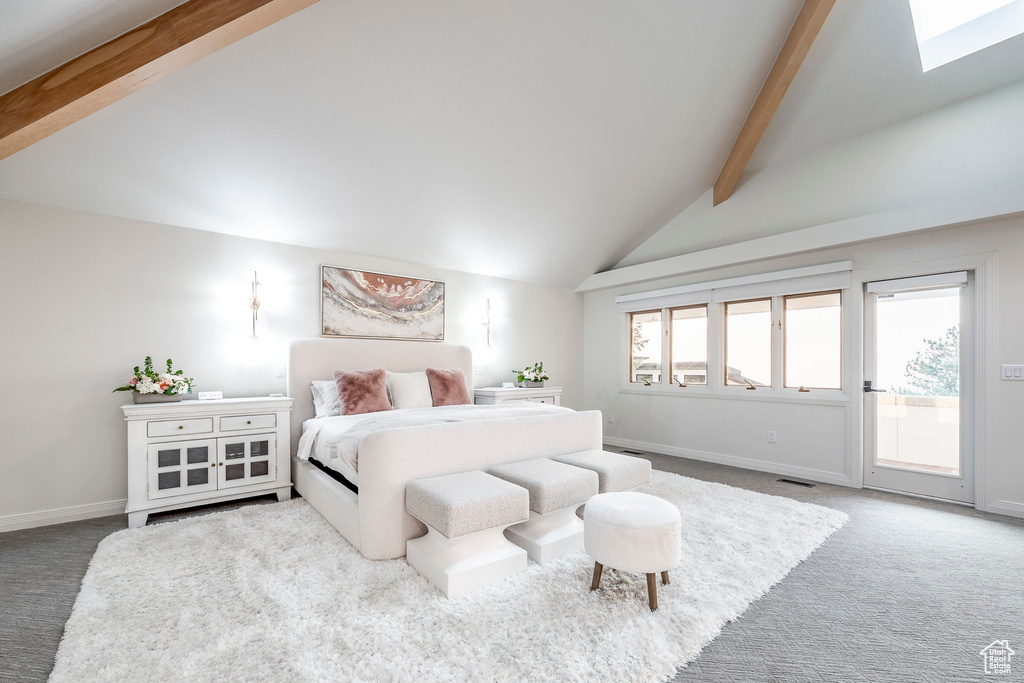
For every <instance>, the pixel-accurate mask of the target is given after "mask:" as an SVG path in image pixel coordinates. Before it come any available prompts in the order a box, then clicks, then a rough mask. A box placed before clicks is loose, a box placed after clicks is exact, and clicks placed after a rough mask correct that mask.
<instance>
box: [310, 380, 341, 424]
mask: <svg viewBox="0 0 1024 683" xmlns="http://www.w3.org/2000/svg"><path fill="white" fill-rule="evenodd" d="M313 390H314V391H316V392H318V393H319V394H320V403H321V404H322V407H323V411H324V412H323V415H321V414H320V413H319V412H318V413H317V414H316V416H317V417H333V416H335V415H341V396H339V395H338V383H337V382H335V381H334V380H333V379H315V380H313ZM313 405H314V406H316V401H313Z"/></svg>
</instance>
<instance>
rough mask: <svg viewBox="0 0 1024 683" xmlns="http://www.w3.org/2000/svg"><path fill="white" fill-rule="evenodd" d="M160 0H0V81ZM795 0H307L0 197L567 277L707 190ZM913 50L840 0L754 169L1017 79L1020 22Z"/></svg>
mask: <svg viewBox="0 0 1024 683" xmlns="http://www.w3.org/2000/svg"><path fill="white" fill-rule="evenodd" d="M175 4H177V3H176V2H174V1H173V0H163V1H160V0H144V1H142V0H36V1H35V2H28V0H20V1H16V2H15V3H13V8H12V7H11V6H10V5H7V4H5V5H4V6H2V7H0V13H2V15H3V16H2V19H3V20H2V21H0V92H3V91H7V90H10V89H12V88H13V87H16V86H17V85H19V84H20V83H22V82H25V81H27V80H29V79H31V78H33V77H34V76H37V75H39V74H40V73H42V72H45V71H46V70H48V69H50V68H53V67H55V66H57V65H59V64H61V63H63V62H65V61H67V59H69V58H71V57H73V56H75V54H78V53H80V52H82V51H84V50H86V49H88V48H90V47H93V46H95V45H98V44H99V43H102V42H103V41H105V40H109V39H110V38H113V37H115V36H116V35H119V34H120V33H123V32H124V31H125V30H127V29H129V28H131V27H132V26H135V25H138V24H140V23H142V22H144V21H146V20H148V19H150V18H152V17H153V16H156V15H158V14H160V13H162V12H164V11H166V10H167V9H169V8H170V7H171V6H173V5H175ZM801 4H802V3H801V2H800V0H765V1H759V2H749V0H690V1H688V2H678V0H649V1H648V2H644V3H623V2H615V1H610V0H609V1H607V2H605V1H601V2H592V1H583V0H566V1H564V2H558V3H550V2H542V1H540V0H535V1H533V2H517V3H499V2H478V1H471V0H448V1H445V2H440V3H422V2H416V1H415V0H395V1H389V2H373V1H370V0H321V2H319V3H318V4H316V5H313V6H312V7H310V8H308V9H305V10H302V11H300V12H298V13H297V14H294V15H292V16H291V17H288V18H286V19H284V20H282V21H280V22H279V23H277V24H274V25H272V26H270V27H269V28H266V29H264V30H262V31H260V32H259V33H256V34H254V35H252V36H250V37H248V38H245V39H243V40H241V41H240V42H238V43H235V44H233V45H231V46H229V47H227V48H225V49H223V50H221V51H220V52H217V53H215V54H213V55H211V56H210V57H207V58H205V59H203V60H201V61H199V62H197V63H195V64H192V65H190V66H188V67H186V68H184V69H182V70H181V71H179V72H177V73H174V74H172V75H170V76H167V77H166V78H164V79H163V80H161V81H159V82H157V83H154V84H153V85H151V86H149V87H147V88H145V89H143V90H141V91H139V92H136V93H134V94H132V95H130V96H128V97H127V98H125V99H123V100H121V101H119V102H117V103H115V104H113V105H111V106H110V107H108V108H106V109H103V110H101V111H99V112H97V113H95V114H93V115H91V116H89V117H87V118H86V119H84V120H82V121H79V122H78V123H75V124H73V125H71V126H70V127H68V128H66V129H64V130H62V131H60V132H58V133H56V134H54V135H52V136H51V137H49V138H46V139H44V140H42V141H41V142H38V143H36V144H35V145H33V146H31V147H28V148H27V149H24V150H22V151H20V152H17V153H16V154H14V155H13V156H11V157H9V158H7V159H5V160H2V161H0V197H3V198H7V199H15V200H22V201H28V202H36V203H41V204H49V205H55V206H63V207H68V208H74V209H82V210H87V211H93V212H98V213H102V214H108V215H114V216H124V217H129V218H136V219H140V220H145V221H153V222H159V223H166V224H171V225H180V226H185V227H190V228H197V229H202V230H211V231H216V232H224V233H230V234H237V235H246V236H251V237H256V238H261V239H268V240H274V241H279V242H286V243H292V244H300V245H307V246H314V247H320V248H328V249H339V250H345V251H349V252H354V253H365V254H372V255H377V256H386V257H390V258H394V259H397V260H403V261H409V262H412V263H422V264H427V265H431V266H437V267H444V268H452V269H458V270H465V271H469V272H478V273H487V274H492V275H499V276H504V277H511V278H516V279H521V280H528V281H537V282H547V283H556V284H563V285H569V286H575V285H576V284H578V283H579V282H580V281H582V280H583V279H584V278H585V277H586V276H587V275H589V274H591V273H593V272H595V271H597V270H601V269H603V268H607V267H610V266H611V265H613V264H615V263H616V262H618V261H619V260H620V259H622V258H623V257H624V256H626V255H627V254H628V253H629V252H631V251H632V250H633V249H634V248H635V247H637V246H638V245H639V244H640V243H641V242H643V241H644V240H645V239H646V238H647V237H649V236H650V235H652V234H653V233H654V232H655V231H657V230H658V228H660V227H661V226H663V225H664V224H665V223H666V222H668V221H669V220H670V219H671V218H673V217H674V216H676V215H677V214H679V213H680V212H681V211H682V210H683V209H685V208H686V207H687V206H688V205H690V204H691V203H692V202H694V201H695V200H696V199H697V198H698V197H700V196H701V195H702V194H704V192H705V191H706V190H707V189H708V188H709V187H711V185H712V184H713V183H714V181H715V178H716V176H717V175H718V172H719V171H720V170H721V167H722V163H723V162H724V160H725V157H726V156H727V155H728V152H729V149H730V147H731V146H732V143H733V141H734V139H735V136H736V134H737V132H738V130H739V128H740V126H741V125H742V123H743V120H744V119H745V117H746V115H747V112H748V110H749V108H750V106H751V104H752V102H753V99H754V97H756V95H757V92H758V90H759V88H760V87H761V84H762V82H763V80H764V78H765V76H766V74H767V73H768V70H769V69H770V68H771V65H772V63H773V61H774V59H775V56H776V55H777V54H778V51H779V49H780V47H781V45H782V43H783V41H784V40H785V38H786V35H787V33H788V31H789V29H790V27H791V26H792V24H793V20H794V18H795V17H796V14H797V12H798V11H799V9H800V6H801ZM916 60H917V55H916V46H915V43H914V38H913V32H912V30H911V29H910V13H909V9H908V8H907V6H906V4H905V3H904V2H902V1H901V0H857V1H856V2H850V1H848V0H840V2H839V3H838V4H837V6H836V8H835V9H834V10H833V12H832V15H831V16H830V17H829V19H828V21H827V22H826V23H825V27H824V29H823V30H822V32H821V35H820V36H819V37H818V39H817V42H816V43H815V45H814V46H813V47H812V49H811V52H810V54H809V55H808V57H807V61H806V62H805V64H804V67H803V68H802V69H801V72H800V73H799V74H798V76H797V78H796V80H795V81H794V83H793V86H792V88H791V89H790V92H789V94H788V95H787V96H786V99H785V100H783V103H782V107H781V108H780V110H779V113H778V114H777V115H776V118H775V119H774V120H773V122H772V124H771V125H770V126H769V128H768V131H767V133H766V134H765V138H764V139H763V140H762V143H761V145H760V147H758V149H757V151H756V152H755V155H754V158H753V159H752V160H751V167H752V168H754V169H756V168H762V167H764V166H767V165H771V164H776V163H780V162H782V161H784V160H787V159H791V158H793V157H795V156H799V155H802V154H806V153H808V152H810V151H812V150H815V149H820V148H822V147H827V146H828V145H830V144H834V143H836V142H837V141H840V140H843V139H846V138H849V137H850V136H852V135H856V134H858V133H862V132H864V131H867V130H871V129H873V128H878V127H881V126H886V125H891V124H893V123H895V122H897V121H900V120H904V119H907V118H909V117H912V116H915V115H918V114H920V113H922V112H925V111H929V110H931V109H936V108H940V107H943V106H946V105H948V104H950V103H953V102H956V101H958V100H962V99H965V98H968V97H971V96H973V95H977V94H980V93H983V92H986V91H989V90H993V89H996V88H999V87H1001V86H1003V85H1007V84H1009V83H1013V82H1015V81H1019V80H1021V79H1022V78H1024V42H1022V41H1020V40H1011V41H1007V42H1006V43H1004V44H1001V45H998V46H996V47H994V48H992V49H991V50H988V51H985V52H983V53H979V54H978V55H974V56H972V57H971V58H968V59H965V60H961V62H954V63H953V64H951V65H948V66H947V67H942V68H940V69H936V70H935V71H932V72H929V73H928V74H921V73H920V68H919V65H918V64H917V61H916ZM737 192H742V180H741V183H740V186H739V188H738V189H737ZM140 239H144V236H141V235H140ZM340 265H344V264H340Z"/></svg>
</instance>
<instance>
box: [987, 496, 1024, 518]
mask: <svg viewBox="0 0 1024 683" xmlns="http://www.w3.org/2000/svg"><path fill="white" fill-rule="evenodd" d="M985 511H986V512H994V513H996V514H999V515H1010V516H1011V517H1024V503H1018V502H1016V501H1012V500H994V501H992V502H991V503H989V504H988V505H986V506H985Z"/></svg>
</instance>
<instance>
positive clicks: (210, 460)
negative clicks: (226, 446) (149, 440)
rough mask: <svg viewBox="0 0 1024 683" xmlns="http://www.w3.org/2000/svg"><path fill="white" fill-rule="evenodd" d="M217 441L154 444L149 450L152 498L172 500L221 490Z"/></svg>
mask: <svg viewBox="0 0 1024 683" xmlns="http://www.w3.org/2000/svg"><path fill="white" fill-rule="evenodd" d="M216 453H217V442H216V441H215V440H213V439H205V440H202V441H174V442H171V443H154V444H150V445H149V448H148V449H147V460H148V462H147V466H146V469H147V473H148V476H149V498H150V499H151V500H152V499H154V498H168V497H170V496H182V495H185V494H188V493H199V492H202V491H213V490H215V489H216V488H217V477H216V475H215V474H214V472H215V470H216V467H215V463H216V460H215V458H216Z"/></svg>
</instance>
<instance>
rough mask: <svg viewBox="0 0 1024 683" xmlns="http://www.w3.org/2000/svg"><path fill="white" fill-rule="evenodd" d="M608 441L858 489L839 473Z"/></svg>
mask: <svg viewBox="0 0 1024 683" xmlns="http://www.w3.org/2000/svg"><path fill="white" fill-rule="evenodd" d="M604 442H605V443H606V444H608V445H610V446H618V447H620V448H632V449H634V450H638V451H645V452H651V453H661V454H663V455H673V456H676V457H680V458H690V459H691V460H702V461H704V462H713V463H717V464H719V465H729V466H731V467H740V468H742V469H745V470H756V471H758V472H770V473H772V474H782V475H785V476H787V477H797V478H799V479H809V480H811V481H819V482H822V483H824V484H838V485H839V486H854V483H853V480H851V479H850V478H849V477H847V476H846V475H845V474H842V473H839V472H828V471H826V470H816V469H813V468H810V467H795V466H793V465H783V464H780V463H777V462H771V461H769V460H755V459H754V458H743V457H740V456H738V455H727V454H725V453H711V452H708V451H697V450H693V449H690V448H679V447H677V446H665V445H663V444H656V443H647V442H645V441H634V440H632V439H619V438H616V437H611V436H606V437H605V438H604Z"/></svg>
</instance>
